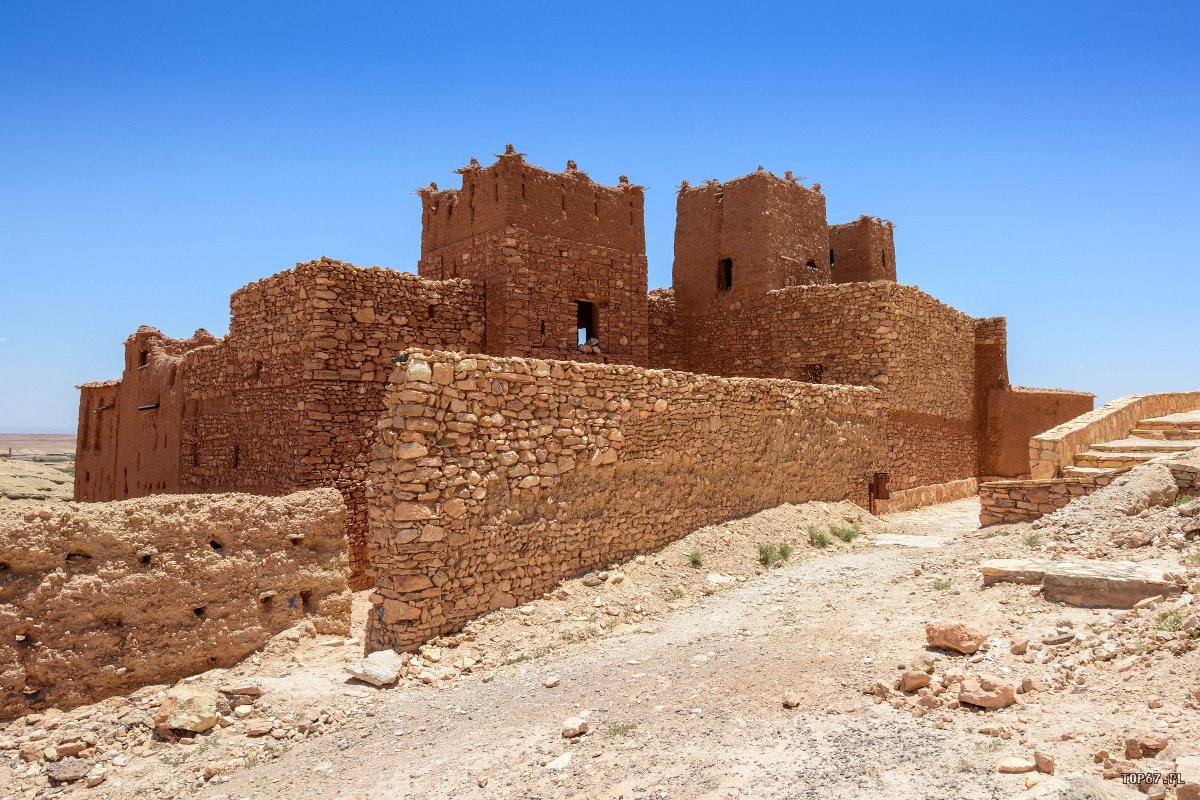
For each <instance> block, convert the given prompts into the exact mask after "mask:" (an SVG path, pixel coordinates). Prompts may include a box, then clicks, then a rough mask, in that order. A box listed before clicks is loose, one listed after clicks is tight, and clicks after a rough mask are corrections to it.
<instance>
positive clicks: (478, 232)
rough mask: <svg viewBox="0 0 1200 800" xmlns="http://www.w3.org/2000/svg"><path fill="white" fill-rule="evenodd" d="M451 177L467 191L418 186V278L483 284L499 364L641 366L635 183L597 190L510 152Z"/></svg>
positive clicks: (577, 175)
mask: <svg viewBox="0 0 1200 800" xmlns="http://www.w3.org/2000/svg"><path fill="white" fill-rule="evenodd" d="M457 172H458V173H459V174H460V175H462V188H460V189H449V190H439V189H438V188H437V185H436V184H431V185H430V186H429V188H426V189H420V190H418V194H419V195H420V197H421V204H422V215H421V222H422V232H421V261H420V263H419V266H418V272H419V274H420V275H421V276H422V277H425V278H432V279H435V280H445V279H448V278H467V279H470V280H475V281H479V282H480V283H483V284H484V285H485V293H486V302H487V321H486V331H485V336H484V349H485V351H486V352H487V353H490V354H493V355H501V356H530V357H536V358H555V359H573V360H586V361H608V362H617V363H634V364H642V363H645V361H646V358H647V351H648V347H649V338H648V332H647V311H646V284H647V274H646V234H645V226H644V216H643V200H644V198H643V193H642V187H640V186H635V185H633V184H631V183H630V182H629V180H628V179H627V178H625V177H624V176H622V177H621V180H620V183H619V184H618V185H617V186H602V185H601V184H598V183H596V182H594V181H593V180H591V178H589V177H588V176H587V174H586V173H584V172H582V171H580V170H579V169H578V168H576V166H575V162H573V161H569V162H567V168H566V170H565V171H563V172H551V171H549V170H546V169H542V168H541V167H536V166H534V165H532V164H527V163H526V162H525V159H524V154H522V153H518V152H516V151H515V150H514V149H513V147H512V145H509V146H508V148H507V149H506V151H505V152H504V153H503V154H498V155H497V156H496V162H495V163H494V164H492V165H491V166H489V167H483V166H481V165H480V164H479V163H478V162H477V161H475V159H471V163H470V164H469V165H468V166H466V167H463V168H462V169H460V170H457Z"/></svg>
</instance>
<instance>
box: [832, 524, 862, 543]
mask: <svg viewBox="0 0 1200 800" xmlns="http://www.w3.org/2000/svg"><path fill="white" fill-rule="evenodd" d="M829 532H830V533H832V534H833V535H834V536H836V537H837V538H839V539H841V540H842V541H843V542H846V543H847V544H849V543H850V542H853V541H854V540H855V539H856V538H858V536H859V534H861V533H862V531H861V530H859V527H858V523H857V522H856V523H854V524H853V525H851V526H850V527H848V528H847V527H846V526H844V525H830V526H829Z"/></svg>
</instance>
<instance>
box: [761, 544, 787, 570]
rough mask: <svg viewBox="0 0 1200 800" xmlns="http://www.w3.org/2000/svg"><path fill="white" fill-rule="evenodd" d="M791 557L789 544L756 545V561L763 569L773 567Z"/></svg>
mask: <svg viewBox="0 0 1200 800" xmlns="http://www.w3.org/2000/svg"><path fill="white" fill-rule="evenodd" d="M791 556H792V544H791V542H780V543H779V544H771V543H768V542H759V544H758V560H759V562H761V563H762V565H763V566H764V567H773V566H775V565H776V564H780V563H782V562H784V561H787V560H788V559H789V558H791Z"/></svg>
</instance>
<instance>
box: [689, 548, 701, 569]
mask: <svg viewBox="0 0 1200 800" xmlns="http://www.w3.org/2000/svg"><path fill="white" fill-rule="evenodd" d="M687 560H688V563H689V564H691V565H692V566H693V567H698V566H700V565H701V564H703V563H704V553H702V552H701V551H699V550H692V551H690V552H688V554H687Z"/></svg>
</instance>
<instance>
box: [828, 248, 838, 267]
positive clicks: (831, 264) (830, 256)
mask: <svg viewBox="0 0 1200 800" xmlns="http://www.w3.org/2000/svg"><path fill="white" fill-rule="evenodd" d="M835 264H837V259H835V258H834V257H833V250H830V251H829V266H830V268H832V267H833V266H834V265H835Z"/></svg>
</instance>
